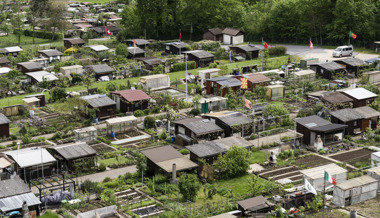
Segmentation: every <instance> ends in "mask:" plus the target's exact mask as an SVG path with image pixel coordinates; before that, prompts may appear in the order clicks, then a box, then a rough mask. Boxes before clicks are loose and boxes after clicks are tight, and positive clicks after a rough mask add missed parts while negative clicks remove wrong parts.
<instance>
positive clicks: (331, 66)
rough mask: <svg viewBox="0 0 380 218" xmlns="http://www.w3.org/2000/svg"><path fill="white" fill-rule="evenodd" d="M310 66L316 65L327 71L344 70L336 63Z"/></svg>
mask: <svg viewBox="0 0 380 218" xmlns="http://www.w3.org/2000/svg"><path fill="white" fill-rule="evenodd" d="M312 65H317V66H319V67H321V68H323V69H325V70H327V71H336V70H344V67H343V66H342V65H340V64H338V63H336V62H322V63H316V64H310V66H312Z"/></svg>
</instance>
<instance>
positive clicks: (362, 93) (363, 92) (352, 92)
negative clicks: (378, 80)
mask: <svg viewBox="0 0 380 218" xmlns="http://www.w3.org/2000/svg"><path fill="white" fill-rule="evenodd" d="M343 92H344V93H345V94H346V95H348V96H351V97H352V98H355V99H357V100H362V99H367V98H376V97H377V95H376V94H375V93H373V92H371V91H368V90H367V89H365V88H356V89H349V90H345V91H343Z"/></svg>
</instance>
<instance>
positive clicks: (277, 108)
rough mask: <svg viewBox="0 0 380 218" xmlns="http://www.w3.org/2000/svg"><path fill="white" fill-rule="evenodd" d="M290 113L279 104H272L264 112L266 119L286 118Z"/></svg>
mask: <svg viewBox="0 0 380 218" xmlns="http://www.w3.org/2000/svg"><path fill="white" fill-rule="evenodd" d="M288 114H289V111H288V109H286V108H284V107H283V106H282V105H279V104H270V105H267V106H265V110H264V113H263V115H264V117H268V116H272V117H277V116H284V115H288Z"/></svg>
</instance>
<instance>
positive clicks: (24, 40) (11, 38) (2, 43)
mask: <svg viewBox="0 0 380 218" xmlns="http://www.w3.org/2000/svg"><path fill="white" fill-rule="evenodd" d="M34 42H35V45H34V46H35V48H34V49H36V50H37V49H38V45H40V44H50V45H51V46H63V40H55V41H51V40H50V39H40V38H37V37H35V38H34ZM32 43H33V37H30V36H21V45H20V46H21V47H22V48H23V49H32V48H33V45H32ZM11 46H19V44H18V37H17V36H16V35H14V34H10V35H8V36H0V48H3V47H11Z"/></svg>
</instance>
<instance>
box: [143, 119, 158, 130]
mask: <svg viewBox="0 0 380 218" xmlns="http://www.w3.org/2000/svg"><path fill="white" fill-rule="evenodd" d="M155 125H156V119H155V118H154V117H152V116H147V117H145V119H144V128H146V129H150V128H154V126H155Z"/></svg>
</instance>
